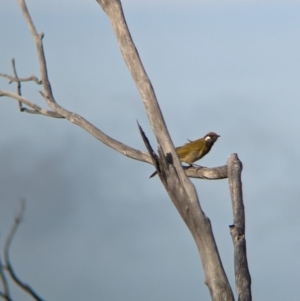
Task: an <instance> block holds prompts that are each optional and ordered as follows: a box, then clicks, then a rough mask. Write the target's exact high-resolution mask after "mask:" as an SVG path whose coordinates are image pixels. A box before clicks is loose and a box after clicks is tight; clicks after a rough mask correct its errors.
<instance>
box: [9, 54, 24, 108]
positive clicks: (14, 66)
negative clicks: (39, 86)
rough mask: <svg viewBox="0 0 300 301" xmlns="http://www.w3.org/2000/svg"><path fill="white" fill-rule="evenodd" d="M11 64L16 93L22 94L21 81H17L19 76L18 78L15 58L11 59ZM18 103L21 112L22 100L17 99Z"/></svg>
mask: <svg viewBox="0 0 300 301" xmlns="http://www.w3.org/2000/svg"><path fill="white" fill-rule="evenodd" d="M11 65H12V68H13V73H14V76H15V78H16V80H17V93H18V95H19V96H22V93H21V82H20V81H19V78H18V74H17V69H16V62H15V59H12V60H11ZM18 104H19V110H20V111H21V112H22V111H23V107H22V102H21V101H18Z"/></svg>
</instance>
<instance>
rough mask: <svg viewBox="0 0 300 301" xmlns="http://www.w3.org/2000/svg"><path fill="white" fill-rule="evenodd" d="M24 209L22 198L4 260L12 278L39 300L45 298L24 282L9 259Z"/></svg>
mask: <svg viewBox="0 0 300 301" xmlns="http://www.w3.org/2000/svg"><path fill="white" fill-rule="evenodd" d="M24 209H25V201H24V200H22V201H21V209H20V212H19V214H18V215H17V216H16V218H15V222H14V224H13V226H12V228H11V230H10V233H9V235H8V237H7V239H6V242H5V244H4V261H5V265H6V269H7V271H8V273H9V275H10V276H11V278H12V279H13V280H14V282H15V283H16V284H17V285H18V286H20V287H21V289H22V290H24V291H25V292H26V293H28V294H29V295H30V296H31V297H32V298H33V299H35V300H37V301H43V299H42V298H41V297H40V296H38V294H37V293H36V292H35V291H34V290H33V289H32V288H31V287H30V286H29V285H28V284H26V283H23V282H22V281H21V280H20V279H19V277H18V276H17V274H16V272H15V271H14V268H13V266H12V264H11V262H10V259H9V248H10V245H11V242H12V239H13V237H14V236H15V233H16V231H17V229H18V227H19V225H20V223H21V221H22V217H23V214H24Z"/></svg>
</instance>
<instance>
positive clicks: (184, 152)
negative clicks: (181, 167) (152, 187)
mask: <svg viewBox="0 0 300 301" xmlns="http://www.w3.org/2000/svg"><path fill="white" fill-rule="evenodd" d="M219 137H220V136H219V135H218V134H216V133H214V132H209V133H208V134H206V135H205V136H204V137H203V138H200V139H198V140H195V141H190V142H188V143H186V144H185V145H183V146H179V147H176V149H175V150H176V153H177V155H178V158H179V160H180V161H181V162H184V163H187V164H189V165H191V166H193V163H194V162H196V161H198V160H200V159H201V158H203V157H204V156H205V155H206V154H207V153H209V151H210V150H211V148H212V146H213V145H214V143H215V142H216V141H217V139H218V138H219ZM156 174H157V171H155V172H154V173H153V174H152V175H151V176H150V178H152V177H154V176H155V175H156Z"/></svg>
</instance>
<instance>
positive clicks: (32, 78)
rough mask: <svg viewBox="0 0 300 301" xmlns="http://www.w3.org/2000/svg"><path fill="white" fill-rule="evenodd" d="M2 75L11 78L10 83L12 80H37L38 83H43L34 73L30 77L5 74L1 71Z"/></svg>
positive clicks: (0, 74)
mask: <svg viewBox="0 0 300 301" xmlns="http://www.w3.org/2000/svg"><path fill="white" fill-rule="evenodd" d="M0 76H1V77H4V78H7V79H9V84H11V83H12V82H30V81H33V82H35V83H36V84H37V85H41V84H42V81H41V80H39V79H38V78H37V77H36V76H34V75H31V76H29V77H14V76H10V75H8V74H5V73H0Z"/></svg>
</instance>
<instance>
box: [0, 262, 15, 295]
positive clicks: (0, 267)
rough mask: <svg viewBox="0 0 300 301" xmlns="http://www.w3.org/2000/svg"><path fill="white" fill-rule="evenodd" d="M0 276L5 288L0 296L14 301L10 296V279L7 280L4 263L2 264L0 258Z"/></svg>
mask: <svg viewBox="0 0 300 301" xmlns="http://www.w3.org/2000/svg"><path fill="white" fill-rule="evenodd" d="M0 278H1V281H2V284H3V290H4V292H0V296H1V297H2V298H3V299H4V300H7V301H12V299H11V296H10V290H9V286H8V281H7V279H6V276H5V273H4V269H3V264H2V260H1V259H0Z"/></svg>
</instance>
